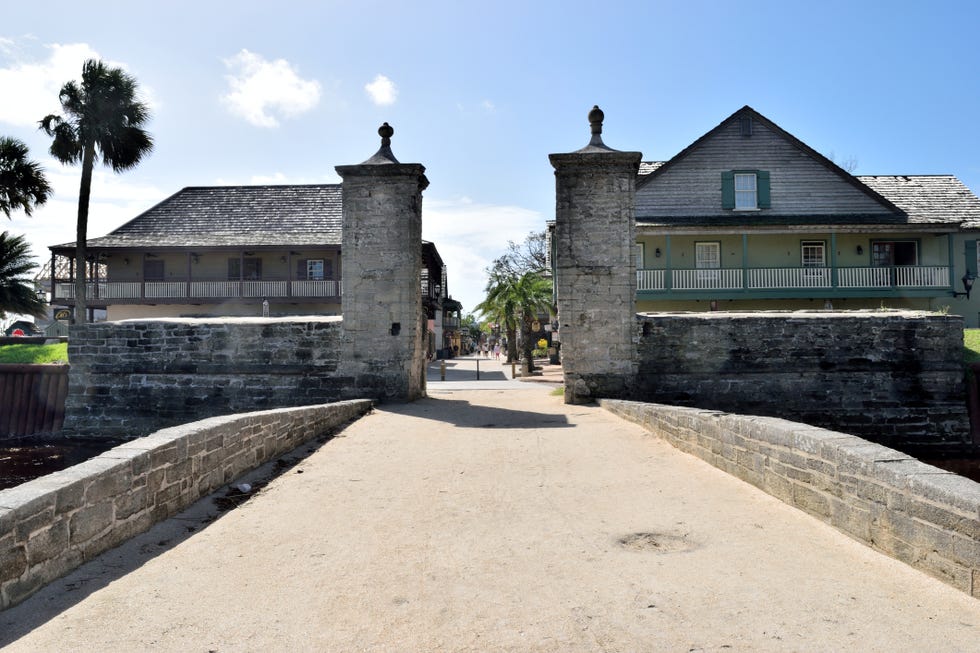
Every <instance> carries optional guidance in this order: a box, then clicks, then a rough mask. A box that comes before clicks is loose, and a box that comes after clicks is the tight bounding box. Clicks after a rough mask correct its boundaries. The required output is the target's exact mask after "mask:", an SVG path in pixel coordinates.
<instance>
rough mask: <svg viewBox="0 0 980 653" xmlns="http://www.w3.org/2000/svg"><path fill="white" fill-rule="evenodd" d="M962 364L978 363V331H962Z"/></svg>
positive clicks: (979, 335) (979, 358) (979, 360)
mask: <svg viewBox="0 0 980 653" xmlns="http://www.w3.org/2000/svg"><path fill="white" fill-rule="evenodd" d="M963 362H964V363H980V329H963Z"/></svg>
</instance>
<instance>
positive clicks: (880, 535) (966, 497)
mask: <svg viewBox="0 0 980 653" xmlns="http://www.w3.org/2000/svg"><path fill="white" fill-rule="evenodd" d="M601 403H602V406H603V407H604V408H606V409H608V410H610V411H611V412H613V413H615V414H617V415H620V416H621V417H624V418H625V419H628V420H630V421H633V422H636V423H637V424H640V425H642V426H644V427H646V428H647V429H648V430H649V431H650V432H651V433H653V434H655V435H657V436H660V437H663V438H664V439H666V440H667V441H668V442H670V443H671V444H673V445H674V446H676V447H677V448H678V449H681V450H682V451H685V452H687V453H690V454H693V455H695V456H697V457H699V458H701V459H702V460H705V461H707V462H708V463H710V464H712V465H714V466H715V467H718V468H719V469H722V470H724V471H725V472H727V473H729V474H732V475H733V476H737V477H738V478H740V479H742V480H743V481H746V482H747V483H751V484H752V485H754V486H756V487H757V488H759V489H761V490H763V491H765V492H767V493H768V494H771V495H772V496H774V497H776V498H778V499H781V500H782V501H784V502H786V503H788V504H789V505H791V506H795V507H797V508H799V509H800V510H803V511H804V512H807V513H809V514H811V515H813V516H814V517H817V518H818V519H820V520H822V521H824V522H826V523H828V524H831V525H832V526H834V527H835V528H837V529H838V530H840V531H842V532H844V533H846V534H848V535H850V536H851V537H853V538H854V539H856V540H858V541H860V542H864V543H865V544H868V545H869V546H871V547H873V548H875V549H877V550H879V551H882V552H884V553H886V554H888V555H890V556H892V557H894V558H897V559H898V560H901V561H903V562H905V563H907V564H909V565H911V566H913V567H915V568H916V569H920V570H922V571H924V572H926V573H928V574H931V575H932V576H935V577H936V578H938V579H940V580H942V581H944V582H946V583H948V584H950V585H952V586H953V587H956V588H957V589H959V590H962V591H963V592H966V593H967V594H970V595H971V596H975V597H980V483H976V482H974V481H971V480H970V479H967V478H964V477H962V476H958V475H957V474H953V473H951V472H946V471H943V470H941V469H937V468H936V467H932V466H930V465H926V464H925V463H922V462H919V461H918V460H915V459H914V458H911V457H910V456H908V455H906V454H903V453H900V452H898V451H895V450H894V449H889V448H887V447H884V446H881V445H878V444H874V443H871V442H867V441H866V440H863V439H861V438H858V437H855V436H852V435H848V434H845V433H839V432H834V431H829V430H824V429H819V428H815V427H813V426H808V425H806V424H799V423H795V422H790V421H786V420H782V419H777V418H772V417H750V416H745V415H733V414H725V413H720V412H715V411H707V410H700V409H695V408H681V407H676V406H664V405H657V404H646V403H639V402H632V401H622V400H615V399H604V400H602V401H601Z"/></svg>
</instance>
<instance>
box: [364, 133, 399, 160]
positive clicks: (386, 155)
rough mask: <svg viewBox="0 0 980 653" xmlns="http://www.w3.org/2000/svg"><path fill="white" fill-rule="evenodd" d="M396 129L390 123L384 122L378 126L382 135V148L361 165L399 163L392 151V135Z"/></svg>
mask: <svg viewBox="0 0 980 653" xmlns="http://www.w3.org/2000/svg"><path fill="white" fill-rule="evenodd" d="M394 133H395V129H394V128H393V127H392V126H391V125H389V124H388V123H383V124H382V125H381V126H380V127H378V135H379V136H381V148H380V149H378V151H377V152H375V153H374V156H372V157H371V158H370V159H368V160H367V161H365V162H364V163H362V164H361V165H383V164H386V163H398V159H396V158H395V155H394V153H393V152H392V151H391V137H392V135H394Z"/></svg>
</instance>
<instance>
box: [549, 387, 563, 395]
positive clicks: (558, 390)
mask: <svg viewBox="0 0 980 653" xmlns="http://www.w3.org/2000/svg"><path fill="white" fill-rule="evenodd" d="M551 396H552V397H564V396H565V386H563V385H560V386H558V387H557V388H555V389H554V390H552V391H551Z"/></svg>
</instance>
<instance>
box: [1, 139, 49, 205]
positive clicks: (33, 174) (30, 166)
mask: <svg viewBox="0 0 980 653" xmlns="http://www.w3.org/2000/svg"><path fill="white" fill-rule="evenodd" d="M50 194H51V186H49V185H48V180H47V179H45V177H44V171H43V170H41V166H40V165H39V164H37V163H35V162H34V161H30V160H28V158H27V146H26V145H24V144H23V143H22V142H20V141H19V140H17V139H16V138H10V137H9V136H0V211H3V213H4V215H6V216H7V217H8V218H9V217H10V213H11V212H12V211H16V210H17V209H23V210H24V213H26V214H27V215H31V212H32V211H33V210H34V208H35V207H37V206H40V205H41V204H44V203H45V202H46V201H47V200H48V195H50Z"/></svg>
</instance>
